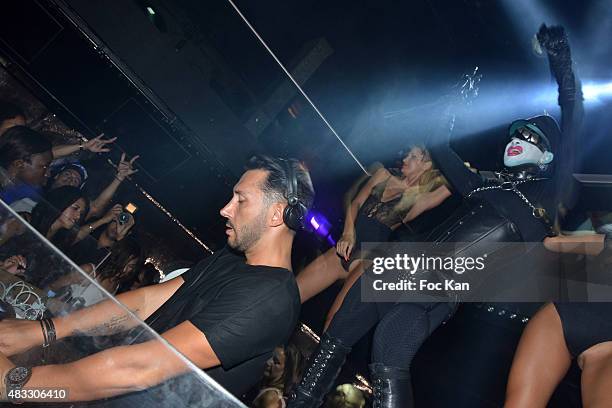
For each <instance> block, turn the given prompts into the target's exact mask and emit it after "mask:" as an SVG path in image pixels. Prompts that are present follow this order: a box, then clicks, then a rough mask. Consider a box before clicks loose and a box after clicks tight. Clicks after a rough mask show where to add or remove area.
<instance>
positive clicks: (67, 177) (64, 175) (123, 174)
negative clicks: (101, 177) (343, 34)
mask: <svg viewBox="0 0 612 408" xmlns="http://www.w3.org/2000/svg"><path fill="white" fill-rule="evenodd" d="M139 157H140V156H134V157H132V159H131V160H127V159H126V155H125V153H123V154H122V155H121V160H120V161H119V164H118V165H117V172H116V174H115V177H114V178H113V180H112V181H111V182H110V184H109V185H108V186H106V187H105V188H104V190H102V192H101V193H100V194H99V195H98V197H96V198H95V199H93V200H92V201H91V205H90V208H89V213H88V214H87V216H86V219H87V220H89V219H92V218H96V217H99V216H101V215H102V214H103V211H104V210H105V209H106V207H107V206H108V204H109V203H110V201H111V200H112V199H113V197H114V195H115V193H116V192H117V190H118V189H119V186H121V184H122V183H123V182H124V181H125V179H126V178H128V177H129V176H131V175H132V174H135V173H137V172H138V169H135V168H134V162H135V161H136V160H138V158H139ZM87 177H88V174H87V169H86V168H85V167H84V166H83V165H81V164H80V163H78V162H68V163H62V164H59V165H58V166H52V167H51V171H50V179H49V183H48V189H49V190H53V189H56V188H58V187H62V186H73V187H77V188H83V186H84V184H85V182H86V181H87ZM89 225H91V224H89ZM85 227H86V228H85V229H84V232H88V231H89V232H91V231H92V229H91V228H89V226H88V225H87V226H85ZM80 238H81V237H80Z"/></svg>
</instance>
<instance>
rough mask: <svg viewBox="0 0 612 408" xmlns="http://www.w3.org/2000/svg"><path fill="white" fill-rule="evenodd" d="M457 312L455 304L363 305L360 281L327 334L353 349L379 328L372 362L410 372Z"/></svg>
mask: <svg viewBox="0 0 612 408" xmlns="http://www.w3.org/2000/svg"><path fill="white" fill-rule="evenodd" d="M454 312H455V305H454V304H450V303H438V302H429V303H391V302H388V303H385V302H381V303H372V302H368V303H365V302H362V301H361V279H358V280H357V282H355V284H354V285H353V287H352V288H351V289H350V290H349V292H348V293H347V295H346V298H345V299H344V302H343V303H342V306H340V309H339V310H338V312H337V313H336V315H335V316H334V318H333V320H332V322H331V324H330V326H329V329H328V330H327V332H328V333H329V334H330V335H331V336H332V337H335V338H337V339H340V340H341V341H342V342H343V343H344V344H346V345H347V346H351V347H352V346H353V345H355V343H357V342H358V341H359V340H360V339H361V338H362V337H363V336H364V335H365V334H366V333H367V332H368V331H369V330H370V329H371V328H372V327H374V326H376V325H377V327H376V331H375V333H374V342H373V345H372V362H373V363H380V364H383V365H386V366H392V367H399V368H405V369H409V368H410V365H411V363H412V360H413V358H414V356H415V355H416V353H417V351H418V350H419V348H420V347H421V345H422V344H423V343H424V342H425V340H427V338H428V337H429V336H430V335H431V333H432V332H433V331H434V330H435V329H436V328H438V327H439V326H440V325H441V324H442V323H444V322H445V321H446V320H448V319H449V318H450V317H451V316H452V315H453V313H454Z"/></svg>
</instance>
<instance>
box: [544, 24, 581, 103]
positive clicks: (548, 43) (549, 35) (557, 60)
mask: <svg viewBox="0 0 612 408" xmlns="http://www.w3.org/2000/svg"><path fill="white" fill-rule="evenodd" d="M536 37H537V39H538V42H539V43H540V46H541V47H542V48H543V49H545V50H546V53H547V54H548V61H549V62H550V70H551V71H552V74H553V76H554V77H555V80H556V81H557V84H558V85H559V103H560V104H561V103H564V102H569V101H573V100H575V99H576V97H577V96H576V83H575V78H574V72H573V71H572V53H571V51H570V46H569V41H568V39H567V35H566V33H565V29H564V28H563V27H561V26H551V27H547V26H546V24H542V25H541V26H540V30H539V31H538V33H537V34H536Z"/></svg>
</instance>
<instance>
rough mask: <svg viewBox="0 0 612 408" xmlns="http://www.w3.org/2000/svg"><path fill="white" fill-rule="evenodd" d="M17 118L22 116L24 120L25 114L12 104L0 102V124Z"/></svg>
mask: <svg viewBox="0 0 612 408" xmlns="http://www.w3.org/2000/svg"><path fill="white" fill-rule="evenodd" d="M17 116H23V117H24V118H25V113H24V112H23V109H21V108H20V107H19V106H17V105H15V104H14V103H11V102H8V101H0V123H2V122H4V121H5V120H8V119H14V118H16V117H17Z"/></svg>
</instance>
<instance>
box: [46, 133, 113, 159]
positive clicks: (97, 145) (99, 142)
mask: <svg viewBox="0 0 612 408" xmlns="http://www.w3.org/2000/svg"><path fill="white" fill-rule="evenodd" d="M103 137H104V133H102V134H101V135H100V136H98V137H94V138H93V139H91V140H88V141H86V142H82V143H80V144H71V145H60V146H54V147H53V149H52V152H53V158H54V159H57V158H59V157H63V156H68V155H70V154H72V153H74V152H77V151H79V150H87V151H89V152H92V153H106V152H110V147H109V146H108V145H109V144H111V143H113V142H115V140H117V138H116V137H112V138H110V139H104V138H103Z"/></svg>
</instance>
